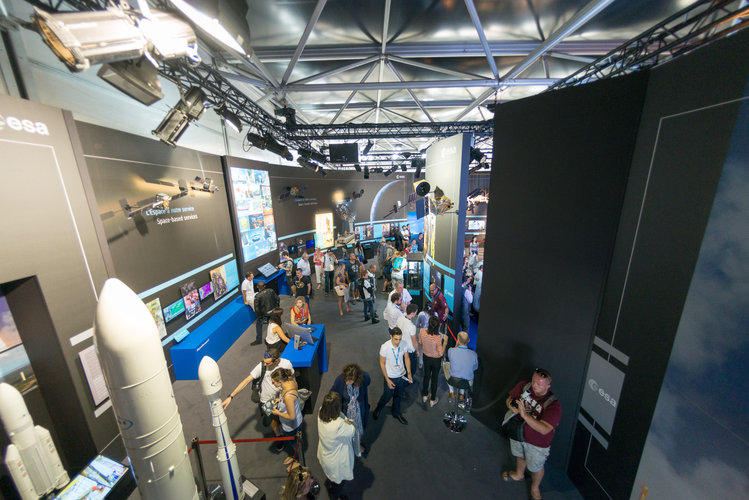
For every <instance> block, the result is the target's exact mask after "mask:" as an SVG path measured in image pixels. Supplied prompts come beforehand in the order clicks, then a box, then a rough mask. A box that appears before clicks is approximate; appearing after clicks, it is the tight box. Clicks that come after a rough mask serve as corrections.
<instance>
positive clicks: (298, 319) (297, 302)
mask: <svg viewBox="0 0 749 500" xmlns="http://www.w3.org/2000/svg"><path fill="white" fill-rule="evenodd" d="M289 313H290V314H291V324H293V325H311V324H312V316H310V313H309V306H308V305H307V301H305V300H304V297H297V298H296V299H294V307H292V308H291V309H290V310H289Z"/></svg>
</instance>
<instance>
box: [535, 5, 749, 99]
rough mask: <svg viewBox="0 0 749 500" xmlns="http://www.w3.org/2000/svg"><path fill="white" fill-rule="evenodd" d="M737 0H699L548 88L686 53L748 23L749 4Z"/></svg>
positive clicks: (627, 70) (620, 72) (624, 71)
mask: <svg viewBox="0 0 749 500" xmlns="http://www.w3.org/2000/svg"><path fill="white" fill-rule="evenodd" d="M730 4H735V5H737V6H738V5H741V4H740V2H738V1H737V0H700V1H697V2H695V3H694V4H692V5H690V6H689V7H687V8H685V9H683V10H681V11H679V12H677V13H676V14H674V15H672V16H671V17H669V18H667V19H665V20H664V21H662V22H660V23H658V24H656V25H655V26H653V27H652V28H650V29H648V30H647V31H645V32H644V33H642V34H640V35H639V36H637V37H636V38H633V39H632V40H630V41H628V42H625V43H623V44H622V45H620V46H619V47H617V48H616V49H614V50H612V51H611V52H609V53H608V54H606V55H605V56H602V57H599V58H598V59H596V60H595V61H593V62H592V63H590V64H589V65H587V66H585V67H583V68H581V69H579V70H578V71H577V72H575V73H573V74H572V75H570V76H568V77H567V78H564V79H561V80H559V81H557V82H556V83H555V84H554V85H552V86H550V87H549V88H548V89H547V90H546V91H547V92H548V91H551V90H556V89H560V88H564V87H572V86H575V85H582V84H584V83H588V82H591V81H595V80H600V79H603V78H612V77H614V76H618V75H623V74H627V73H631V72H634V71H639V70H642V69H645V68H650V67H653V66H657V65H658V64H662V63H664V62H666V61H668V60H670V59H673V58H675V57H677V56H680V55H683V54H686V53H687V52H690V51H692V50H694V49H696V48H698V47H700V46H702V45H704V44H706V43H709V42H711V41H713V40H716V39H718V38H721V37H724V36H726V35H730V34H731V33H735V32H736V31H738V30H740V29H742V28H745V27H746V26H749V7H747V6H745V7H737V8H735V9H733V10H732V9H730V8H729V5H730ZM742 18H743V19H742Z"/></svg>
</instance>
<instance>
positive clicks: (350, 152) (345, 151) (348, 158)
mask: <svg viewBox="0 0 749 500" xmlns="http://www.w3.org/2000/svg"><path fill="white" fill-rule="evenodd" d="M358 161H359V144H358V143H356V142H352V143H349V144H330V163H357V162H358Z"/></svg>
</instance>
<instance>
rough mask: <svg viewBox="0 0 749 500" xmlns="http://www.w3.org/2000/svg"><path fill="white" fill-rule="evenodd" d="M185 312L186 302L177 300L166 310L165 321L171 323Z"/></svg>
mask: <svg viewBox="0 0 749 500" xmlns="http://www.w3.org/2000/svg"><path fill="white" fill-rule="evenodd" d="M183 312H185V301H184V300H182V299H179V300H175V301H174V302H172V303H171V304H169V305H168V306H166V307H165V308H164V321H166V322H167V323H169V322H170V321H171V320H173V319H174V318H176V317H177V316H179V315H180V314H182V313H183Z"/></svg>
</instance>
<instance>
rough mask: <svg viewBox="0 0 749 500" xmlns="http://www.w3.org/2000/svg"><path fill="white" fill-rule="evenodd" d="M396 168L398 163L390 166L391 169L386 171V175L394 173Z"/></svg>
mask: <svg viewBox="0 0 749 500" xmlns="http://www.w3.org/2000/svg"><path fill="white" fill-rule="evenodd" d="M396 170H398V165H393V166H392V167H390V170H388V171H387V172H385V177H387V176H388V175H390V174H392V173H393V172H395V171H396Z"/></svg>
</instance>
